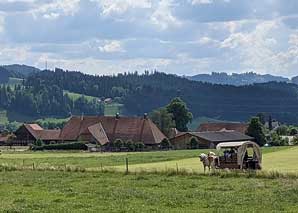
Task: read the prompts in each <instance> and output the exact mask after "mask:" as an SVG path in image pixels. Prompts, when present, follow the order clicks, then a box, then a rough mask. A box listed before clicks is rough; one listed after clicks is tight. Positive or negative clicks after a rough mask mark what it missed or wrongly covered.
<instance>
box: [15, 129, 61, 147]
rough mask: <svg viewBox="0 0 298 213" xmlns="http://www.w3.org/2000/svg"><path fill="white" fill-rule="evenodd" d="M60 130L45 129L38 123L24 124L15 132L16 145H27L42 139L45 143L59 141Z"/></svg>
mask: <svg viewBox="0 0 298 213" xmlns="http://www.w3.org/2000/svg"><path fill="white" fill-rule="evenodd" d="M60 132H61V131H60V130H59V129H58V130H56V129H53V130H48V129H43V128H42V127H41V126H39V125H38V124H23V125H22V126H21V127H20V128H19V129H17V131H16V132H15V136H16V138H15V140H14V142H13V143H14V145H23V146H27V145H30V144H33V143H34V142H35V141H37V140H42V141H43V142H44V143H45V144H49V143H52V142H58V141H59V136H60Z"/></svg>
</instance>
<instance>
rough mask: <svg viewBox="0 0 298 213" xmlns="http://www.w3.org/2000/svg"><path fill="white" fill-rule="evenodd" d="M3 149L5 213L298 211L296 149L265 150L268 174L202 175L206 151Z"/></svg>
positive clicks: (0, 195) (0, 197) (0, 204)
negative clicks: (201, 160)
mask: <svg viewBox="0 0 298 213" xmlns="http://www.w3.org/2000/svg"><path fill="white" fill-rule="evenodd" d="M1 149H2V151H1V155H0V185H1V187H0V212H247V211H250V212H297V209H298V178H297V177H298V176H297V174H298V147H271V148H263V149H262V152H263V171H262V172H257V173H252V174H249V173H247V174H245V173H244V174H241V173H239V174H237V173H235V174H234V173H226V172H219V173H215V174H212V173H207V174H203V172H202V165H201V162H200V161H199V159H198V155H199V154H200V153H201V152H208V151H209V150H179V151H160V152H143V153H142V152H136V153H88V152H80V151H76V152H75V151H74V152H63V151H61V152H31V151H25V150H24V148H23V147H15V149H9V147H1ZM126 158H128V161H129V173H128V174H126V173H125V159H126ZM281 174H284V175H281ZM287 174H288V175H287ZM290 174H292V175H290ZM294 174H295V175H294Z"/></svg>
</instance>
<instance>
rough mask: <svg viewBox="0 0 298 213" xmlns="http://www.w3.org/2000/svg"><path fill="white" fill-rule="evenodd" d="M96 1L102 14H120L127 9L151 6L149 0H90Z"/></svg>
mask: <svg viewBox="0 0 298 213" xmlns="http://www.w3.org/2000/svg"><path fill="white" fill-rule="evenodd" d="M92 1H95V2H98V4H99V6H100V7H101V9H102V11H101V14H102V15H103V16H113V15H115V14H117V15H119V14H120V15H121V14H123V13H125V12H127V11H128V10H129V9H148V8H151V7H152V4H151V1H149V0H137V1H136V0H113V1H111V0H92Z"/></svg>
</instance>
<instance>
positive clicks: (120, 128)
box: [60, 116, 166, 144]
mask: <svg viewBox="0 0 298 213" xmlns="http://www.w3.org/2000/svg"><path fill="white" fill-rule="evenodd" d="M98 123H101V125H102V127H103V129H104V131H105V134H106V136H107V138H108V140H109V141H114V140H116V139H118V138H119V139H122V140H133V141H135V142H137V141H143V142H144V143H145V144H157V143H160V142H161V141H162V140H163V139H164V138H166V137H165V136H164V134H163V133H162V132H161V131H160V130H159V129H158V128H157V127H156V125H155V124H154V123H153V122H152V121H151V120H150V119H144V118H136V117H120V118H119V119H117V118H116V117H112V116H84V117H79V116H75V117H72V118H71V119H70V120H69V122H67V124H66V125H65V126H64V128H63V129H62V131H61V134H60V138H61V140H65V141H72V140H77V139H78V138H79V136H80V135H85V134H90V128H89V127H91V126H93V125H95V124H98ZM88 128H89V129H88Z"/></svg>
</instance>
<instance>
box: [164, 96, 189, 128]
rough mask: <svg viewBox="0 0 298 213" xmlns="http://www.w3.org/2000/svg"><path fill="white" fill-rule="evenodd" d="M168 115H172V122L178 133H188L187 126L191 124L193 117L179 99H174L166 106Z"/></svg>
mask: <svg viewBox="0 0 298 213" xmlns="http://www.w3.org/2000/svg"><path fill="white" fill-rule="evenodd" d="M166 109H167V111H168V112H169V113H172V114H173V120H174V121H175V123H176V128H177V130H179V131H180V132H186V131H188V128H187V124H188V123H189V122H191V120H192V118H193V116H192V113H191V112H190V111H189V109H188V107H187V106H186V103H185V102H183V101H182V100H181V98H174V99H173V100H172V101H171V102H170V104H169V105H167V106H166Z"/></svg>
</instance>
